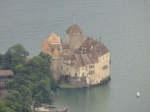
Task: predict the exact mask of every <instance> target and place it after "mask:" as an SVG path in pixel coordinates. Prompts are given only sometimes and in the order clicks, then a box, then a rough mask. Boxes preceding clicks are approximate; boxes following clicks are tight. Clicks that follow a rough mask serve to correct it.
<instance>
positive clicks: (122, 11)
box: [0, 0, 150, 112]
mask: <svg viewBox="0 0 150 112" xmlns="http://www.w3.org/2000/svg"><path fill="white" fill-rule="evenodd" d="M74 11H75V12H76V14H75V19H76V24H78V25H79V26H80V28H81V29H82V30H83V32H84V35H85V36H91V37H93V38H95V39H96V38H97V39H98V38H99V37H101V38H102V42H103V43H104V44H105V45H106V46H107V47H108V48H109V50H110V54H111V60H112V64H111V71H110V72H111V78H112V80H111V81H110V82H109V83H108V84H107V85H104V86H97V87H92V88H84V89H77V90H65V91H59V92H57V93H56V95H55V105H56V106H57V107H59V108H61V107H66V106H67V107H68V108H69V112H149V111H150V0H94V1H92V0H86V1H85V0H70V1H69V0H32V1H31V0H24V1H23V0H22V1H19V0H1V1H0V53H2V54H3V53H5V52H6V50H7V49H8V47H11V46H12V45H14V44H16V43H21V44H22V45H23V46H24V47H25V48H26V49H27V50H28V51H29V52H30V57H32V56H34V55H37V54H39V52H40V46H41V43H42V41H43V40H44V39H46V38H47V37H49V35H50V34H51V33H52V32H55V33H56V34H57V35H59V36H60V37H61V38H62V39H63V41H64V40H65V36H66V34H65V31H66V29H67V28H68V27H69V26H71V25H72V24H73V13H74ZM137 91H139V92H140V94H141V97H139V98H136V92H137Z"/></svg>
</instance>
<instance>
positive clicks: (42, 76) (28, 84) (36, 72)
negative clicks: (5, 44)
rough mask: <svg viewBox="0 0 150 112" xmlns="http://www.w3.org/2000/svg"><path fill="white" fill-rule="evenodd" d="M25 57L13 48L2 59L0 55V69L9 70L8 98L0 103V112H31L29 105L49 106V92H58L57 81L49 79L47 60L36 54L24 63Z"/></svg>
mask: <svg viewBox="0 0 150 112" xmlns="http://www.w3.org/2000/svg"><path fill="white" fill-rule="evenodd" d="M28 55H29V53H28V52H27V51H26V50H25V48H24V47H23V46H22V45H20V44H16V45H14V46H12V47H10V48H9V49H8V50H7V52H6V53H5V54H4V55H1V54H0V62H1V63H0V69H12V70H13V71H14V72H15V76H14V78H13V79H10V80H8V81H7V83H8V85H9V89H12V90H11V91H9V92H8V95H7V96H6V97H5V98H4V99H3V101H0V112H31V107H30V105H31V102H32V101H35V103H34V106H35V107H37V106H41V104H42V103H48V104H51V103H52V102H53V100H52V97H51V96H50V91H51V90H56V89H57V88H58V83H57V81H56V80H55V79H54V78H53V77H52V72H51V69H50V68H51V57H50V55H48V54H45V53H40V54H39V55H38V56H34V57H33V58H32V59H31V60H28V61H26V58H27V56H28Z"/></svg>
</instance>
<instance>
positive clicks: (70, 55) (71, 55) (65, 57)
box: [63, 54, 75, 61]
mask: <svg viewBox="0 0 150 112" xmlns="http://www.w3.org/2000/svg"><path fill="white" fill-rule="evenodd" d="M63 60H64V61H66V60H75V58H74V56H73V54H65V55H63Z"/></svg>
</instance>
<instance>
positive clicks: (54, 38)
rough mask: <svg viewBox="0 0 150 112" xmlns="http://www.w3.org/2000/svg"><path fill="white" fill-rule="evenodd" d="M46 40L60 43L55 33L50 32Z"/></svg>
mask: <svg viewBox="0 0 150 112" xmlns="http://www.w3.org/2000/svg"><path fill="white" fill-rule="evenodd" d="M47 41H48V43H60V38H59V37H57V36H56V34H55V33H52V34H51V35H50V37H49V38H48V39H47Z"/></svg>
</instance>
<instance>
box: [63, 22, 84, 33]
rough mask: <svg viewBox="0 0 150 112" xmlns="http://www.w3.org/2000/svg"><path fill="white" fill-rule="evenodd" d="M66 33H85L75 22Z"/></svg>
mask: <svg viewBox="0 0 150 112" xmlns="http://www.w3.org/2000/svg"><path fill="white" fill-rule="evenodd" d="M66 33H68V34H72V33H83V32H82V30H81V29H80V28H79V26H78V25H76V24H73V25H72V26H70V27H69V28H68V29H67V30H66Z"/></svg>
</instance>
